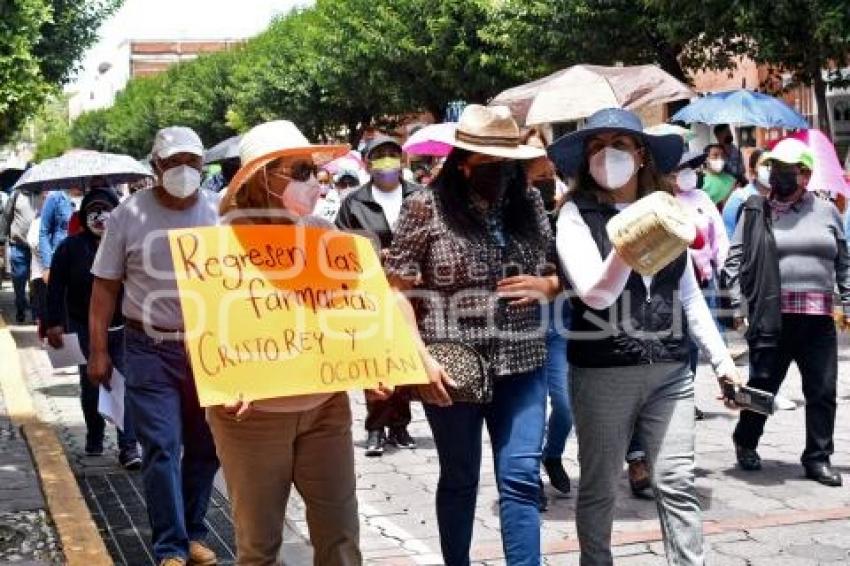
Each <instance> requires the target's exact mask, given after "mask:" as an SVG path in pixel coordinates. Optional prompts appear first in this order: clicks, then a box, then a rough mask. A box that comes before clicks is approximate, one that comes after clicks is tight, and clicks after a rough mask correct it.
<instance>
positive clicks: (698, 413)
mask: <svg viewBox="0 0 850 566" xmlns="http://www.w3.org/2000/svg"><path fill="white" fill-rule="evenodd" d="M694 418H695V419H696V420H698V421H704V420H705V413H703V412H702V411H700V409H699V407H694Z"/></svg>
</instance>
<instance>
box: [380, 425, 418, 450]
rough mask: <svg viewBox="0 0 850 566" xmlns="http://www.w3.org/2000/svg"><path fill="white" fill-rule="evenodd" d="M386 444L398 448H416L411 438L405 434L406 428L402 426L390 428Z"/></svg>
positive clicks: (408, 434) (407, 433)
mask: <svg viewBox="0 0 850 566" xmlns="http://www.w3.org/2000/svg"><path fill="white" fill-rule="evenodd" d="M387 442H388V443H389V444H393V445H395V446H398V447H399V448H416V441H415V440H413V437H412V436H410V433H409V432H407V427H404V426H400V427H393V428H391V429H390V434H389V436H388V437H387Z"/></svg>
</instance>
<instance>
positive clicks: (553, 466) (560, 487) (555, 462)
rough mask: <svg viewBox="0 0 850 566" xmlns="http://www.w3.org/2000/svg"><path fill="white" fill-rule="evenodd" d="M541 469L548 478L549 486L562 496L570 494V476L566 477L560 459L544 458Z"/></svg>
mask: <svg viewBox="0 0 850 566" xmlns="http://www.w3.org/2000/svg"><path fill="white" fill-rule="evenodd" d="M543 468H544V469H545V470H546V475H547V476H549V485H551V486H552V487H554V488H555V489H556V490H557V491H558V492H559V493H561V494H563V495H567V494H569V493H570V476H568V475H567V471H566V470H565V469H564V464H563V462H561V459H560V458H544V459H543Z"/></svg>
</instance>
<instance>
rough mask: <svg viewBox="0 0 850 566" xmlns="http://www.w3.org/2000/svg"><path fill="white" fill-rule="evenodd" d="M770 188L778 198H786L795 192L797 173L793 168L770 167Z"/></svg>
mask: <svg viewBox="0 0 850 566" xmlns="http://www.w3.org/2000/svg"><path fill="white" fill-rule="evenodd" d="M770 188H771V189H773V192H774V193H776V195H777V196H778V197H779V198H786V197H789V196H791V195H793V194H794V193H795V192H797V188H798V187H797V173H796V172H795V171H793V170H785V171H783V170H779V169H775V170H774V169H771V171H770Z"/></svg>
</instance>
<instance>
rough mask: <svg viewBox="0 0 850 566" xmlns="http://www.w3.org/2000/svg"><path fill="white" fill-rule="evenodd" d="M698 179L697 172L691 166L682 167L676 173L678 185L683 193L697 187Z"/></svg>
mask: <svg viewBox="0 0 850 566" xmlns="http://www.w3.org/2000/svg"><path fill="white" fill-rule="evenodd" d="M698 181H699V178H698V177H697V172H696V171H694V170H693V169H691V168H687V169H682V170H681V171H679V172H678V173H676V186H677V187H679V190H680V191H682V192H683V193H685V192H690V191H693V190H694V189H696V188H697V182H698Z"/></svg>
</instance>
